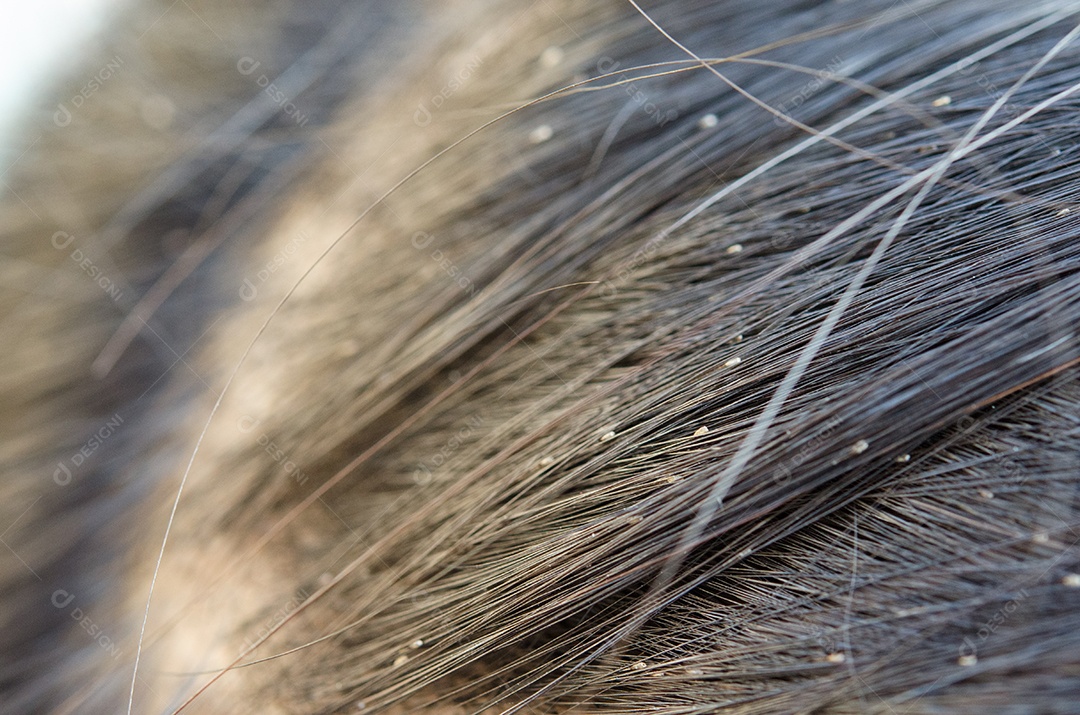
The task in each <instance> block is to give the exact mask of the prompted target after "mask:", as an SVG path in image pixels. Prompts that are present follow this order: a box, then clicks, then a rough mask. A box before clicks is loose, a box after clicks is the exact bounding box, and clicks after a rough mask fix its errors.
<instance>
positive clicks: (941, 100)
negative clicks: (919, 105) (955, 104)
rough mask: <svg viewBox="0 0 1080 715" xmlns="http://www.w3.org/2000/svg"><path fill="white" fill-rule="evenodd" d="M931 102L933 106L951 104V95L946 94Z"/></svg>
mask: <svg viewBox="0 0 1080 715" xmlns="http://www.w3.org/2000/svg"><path fill="white" fill-rule="evenodd" d="M931 104H932V105H933V106H935V107H947V106H949V105H950V104H952V97H950V96H949V95H947V94H946V95H944V96H942V97H938V98H937V99H935V100H934V101H933V102H931Z"/></svg>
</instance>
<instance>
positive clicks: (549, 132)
mask: <svg viewBox="0 0 1080 715" xmlns="http://www.w3.org/2000/svg"><path fill="white" fill-rule="evenodd" d="M553 136H555V130H554V129H552V128H551V125H550V124H541V125H540V126H538V127H537V128H536V129H533V130H532V131H531V132H529V143H531V144H543V143H544V142H546V141H547V140H548V139H550V138H551V137H553Z"/></svg>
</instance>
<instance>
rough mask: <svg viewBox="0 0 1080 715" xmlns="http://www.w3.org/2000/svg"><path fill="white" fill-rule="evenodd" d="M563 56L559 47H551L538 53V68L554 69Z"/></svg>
mask: <svg viewBox="0 0 1080 715" xmlns="http://www.w3.org/2000/svg"><path fill="white" fill-rule="evenodd" d="M564 56H565V53H564V52H563V50H562V48H561V47H557V46H556V45H552V46H551V47H549V48H547V49H546V50H544V51H543V52H541V53H540V66H541V67H547V68H551V67H555V66H557V65H558V64H559V63H560V62H562V61H563V57H564Z"/></svg>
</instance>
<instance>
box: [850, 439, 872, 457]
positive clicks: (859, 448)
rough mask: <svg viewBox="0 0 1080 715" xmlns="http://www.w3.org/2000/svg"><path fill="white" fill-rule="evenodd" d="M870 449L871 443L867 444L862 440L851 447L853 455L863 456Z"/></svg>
mask: <svg viewBox="0 0 1080 715" xmlns="http://www.w3.org/2000/svg"><path fill="white" fill-rule="evenodd" d="M868 449H870V443H869V442H867V441H866V440H865V439H860V440H859V441H858V442H856V443H855V444H853V445H851V453H852V454H862V453H863V452H865V451H866V450H868Z"/></svg>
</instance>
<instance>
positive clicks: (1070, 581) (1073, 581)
mask: <svg viewBox="0 0 1080 715" xmlns="http://www.w3.org/2000/svg"><path fill="white" fill-rule="evenodd" d="M1061 583H1062V584H1063V585H1065V586H1068V587H1069V588H1080V574H1076V573H1071V574H1067V575H1066V576H1065V577H1064V578H1062V579H1061Z"/></svg>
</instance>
